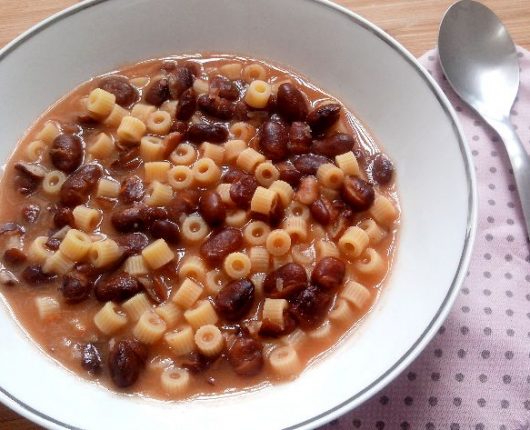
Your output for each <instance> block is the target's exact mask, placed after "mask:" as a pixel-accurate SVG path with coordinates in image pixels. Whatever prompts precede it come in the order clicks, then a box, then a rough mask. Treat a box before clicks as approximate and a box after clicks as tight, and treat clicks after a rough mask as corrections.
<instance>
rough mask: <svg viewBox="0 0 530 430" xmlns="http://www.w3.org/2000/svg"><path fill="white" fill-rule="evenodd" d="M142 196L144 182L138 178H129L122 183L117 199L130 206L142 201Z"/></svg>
mask: <svg viewBox="0 0 530 430" xmlns="http://www.w3.org/2000/svg"><path fill="white" fill-rule="evenodd" d="M144 194H145V189H144V181H142V179H141V178H139V177H138V176H129V177H128V178H125V179H124V180H123V181H122V183H121V187H120V192H119V194H118V197H119V198H120V200H121V201H122V202H123V203H125V204H130V203H133V202H139V201H140V200H142V198H143V197H144Z"/></svg>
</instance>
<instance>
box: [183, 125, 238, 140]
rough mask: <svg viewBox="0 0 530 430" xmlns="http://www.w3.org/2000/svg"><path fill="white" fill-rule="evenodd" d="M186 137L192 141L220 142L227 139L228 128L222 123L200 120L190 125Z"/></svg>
mask: <svg viewBox="0 0 530 430" xmlns="http://www.w3.org/2000/svg"><path fill="white" fill-rule="evenodd" d="M186 137H187V138H188V140H189V141H191V142H193V143H202V142H211V143H222V142H226V140H227V139H228V130H227V129H226V126H225V125H223V124H217V123H215V124H210V123H207V122H201V123H197V124H192V125H190V127H189V128H188V131H187V132H186Z"/></svg>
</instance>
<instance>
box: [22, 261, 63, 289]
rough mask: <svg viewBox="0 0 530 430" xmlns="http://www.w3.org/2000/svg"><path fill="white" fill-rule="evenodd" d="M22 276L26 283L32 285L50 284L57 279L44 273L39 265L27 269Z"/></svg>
mask: <svg viewBox="0 0 530 430" xmlns="http://www.w3.org/2000/svg"><path fill="white" fill-rule="evenodd" d="M21 276H22V279H24V281H26V282H27V283H28V284H32V285H41V284H48V283H50V282H52V281H53V280H54V279H55V278H56V276H55V275H53V274H49V273H44V272H43V271H42V267H41V266H39V265H32V266H28V267H26V268H25V269H24V270H23V271H22V273H21Z"/></svg>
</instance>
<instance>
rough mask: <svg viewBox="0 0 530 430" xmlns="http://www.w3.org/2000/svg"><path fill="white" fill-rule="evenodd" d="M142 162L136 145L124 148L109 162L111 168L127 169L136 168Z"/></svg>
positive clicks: (128, 170)
mask: <svg viewBox="0 0 530 430" xmlns="http://www.w3.org/2000/svg"><path fill="white" fill-rule="evenodd" d="M140 164H142V159H141V158H140V151H139V150H138V147H133V148H126V149H124V150H122V151H120V152H119V153H118V158H117V159H116V160H114V161H113V162H112V163H110V167H111V169H113V170H118V171H127V172H130V171H131V170H135V169H137V168H138V167H139V166H140Z"/></svg>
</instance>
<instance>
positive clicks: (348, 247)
mask: <svg viewBox="0 0 530 430" xmlns="http://www.w3.org/2000/svg"><path fill="white" fill-rule="evenodd" d="M344 250H345V251H346V253H347V254H353V253H355V246H354V245H353V244H351V243H349V242H346V243H345V244H344Z"/></svg>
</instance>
